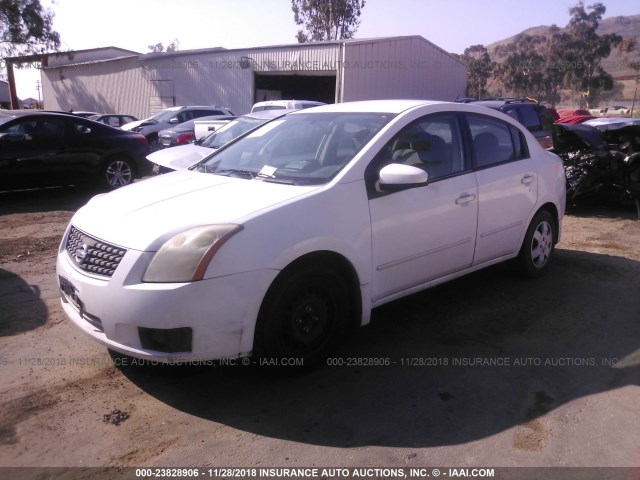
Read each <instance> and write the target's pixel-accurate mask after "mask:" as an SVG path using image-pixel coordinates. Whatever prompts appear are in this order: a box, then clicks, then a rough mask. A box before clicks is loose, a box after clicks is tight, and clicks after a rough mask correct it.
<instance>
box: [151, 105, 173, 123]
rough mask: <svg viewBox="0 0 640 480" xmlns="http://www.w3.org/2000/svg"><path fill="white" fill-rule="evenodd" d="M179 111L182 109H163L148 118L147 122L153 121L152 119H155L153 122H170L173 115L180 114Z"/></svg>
mask: <svg viewBox="0 0 640 480" xmlns="http://www.w3.org/2000/svg"><path fill="white" fill-rule="evenodd" d="M179 111H180V109H179V108H170V109H166V110H162V111H161V112H158V113H156V114H155V115H153V116H152V117H150V118H147V119H146V120H145V122H151V121H153V122H168V121H169V120H171V119H172V118H173V117H175V116H176V115H177V114H178V112H179Z"/></svg>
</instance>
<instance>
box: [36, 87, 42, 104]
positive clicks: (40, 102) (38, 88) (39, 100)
mask: <svg viewBox="0 0 640 480" xmlns="http://www.w3.org/2000/svg"><path fill="white" fill-rule="evenodd" d="M36 90H37V91H38V109H40V108H41V105H42V100H41V99H40V80H36Z"/></svg>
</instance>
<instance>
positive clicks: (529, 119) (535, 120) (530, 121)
mask: <svg viewBox="0 0 640 480" xmlns="http://www.w3.org/2000/svg"><path fill="white" fill-rule="evenodd" d="M536 108H537V107H534V106H533V105H531V106H529V105H526V106H524V107H522V108H521V109H520V113H521V114H522V124H523V125H524V126H525V127H527V129H528V130H529V131H531V132H538V131H540V130H542V125H541V124H540V118H539V117H538V114H537V113H536V110H535V109H536Z"/></svg>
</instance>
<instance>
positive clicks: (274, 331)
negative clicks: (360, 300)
mask: <svg viewBox="0 0 640 480" xmlns="http://www.w3.org/2000/svg"><path fill="white" fill-rule="evenodd" d="M348 291H349V288H348V285H347V283H346V282H345V280H344V279H343V278H342V277H341V276H340V275H338V274H337V273H336V272H334V271H332V270H329V269H326V268H322V267H310V268H305V269H299V270H295V271H293V272H291V273H288V274H285V275H284V276H283V277H282V278H278V279H276V282H275V283H274V285H273V286H272V287H271V288H270V290H269V293H268V294H267V297H266V298H265V301H264V303H263V305H262V307H261V309H260V313H259V315H258V322H257V324H256V335H255V341H254V354H255V356H257V357H259V358H261V359H265V360H268V362H266V363H267V364H268V365H274V364H277V365H281V364H282V363H281V361H280V360H282V359H286V360H288V361H289V363H288V365H292V364H295V366H297V367H303V366H304V367H313V366H315V365H318V364H319V363H320V362H321V361H322V360H323V359H324V358H325V357H326V355H327V354H328V353H329V352H330V351H331V350H332V349H333V348H334V347H335V346H336V345H337V344H338V343H339V342H340V341H341V340H342V339H343V338H344V337H345V334H346V332H347V330H348V326H349V325H350V323H351V322H350V318H349V317H350V311H351V308H350V305H351V302H350V297H349V294H348ZM292 362H293V363H292ZM295 362H297V363H295Z"/></svg>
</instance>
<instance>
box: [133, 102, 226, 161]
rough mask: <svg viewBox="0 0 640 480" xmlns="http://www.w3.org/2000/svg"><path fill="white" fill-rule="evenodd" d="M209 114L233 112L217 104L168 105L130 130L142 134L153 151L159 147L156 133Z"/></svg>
mask: <svg viewBox="0 0 640 480" xmlns="http://www.w3.org/2000/svg"><path fill="white" fill-rule="evenodd" d="M210 115H233V112H232V111H231V110H229V109H228V108H225V107H218V106H202V107H200V106H193V107H169V108H166V109H164V110H162V111H161V112H158V113H156V114H155V115H153V116H152V117H149V118H147V119H146V120H143V121H142V123H140V124H139V125H137V126H135V127H134V128H133V129H132V131H134V132H138V133H141V134H142V135H144V136H145V138H146V139H147V141H148V142H149V147H150V148H151V151H155V150H158V149H159V148H160V142H159V140H158V133H159V132H160V131H161V130H166V129H167V128H171V127H173V126H176V125H179V124H181V123H184V122H188V121H189V120H193V119H195V118H200V117H207V116H210ZM125 130H126V129H125Z"/></svg>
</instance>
